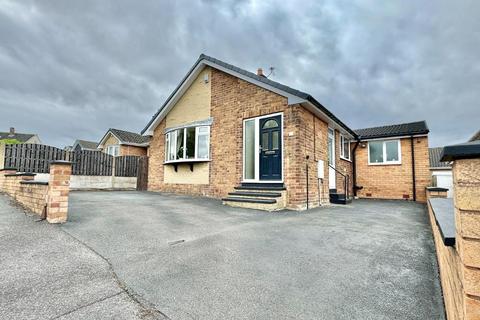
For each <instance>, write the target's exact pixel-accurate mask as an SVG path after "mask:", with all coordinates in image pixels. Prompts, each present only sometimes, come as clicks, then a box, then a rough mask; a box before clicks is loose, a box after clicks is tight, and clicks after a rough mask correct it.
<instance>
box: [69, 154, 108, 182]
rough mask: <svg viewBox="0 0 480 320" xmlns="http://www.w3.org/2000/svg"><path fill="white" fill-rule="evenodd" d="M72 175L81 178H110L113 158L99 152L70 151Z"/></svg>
mask: <svg viewBox="0 0 480 320" xmlns="http://www.w3.org/2000/svg"><path fill="white" fill-rule="evenodd" d="M70 158H71V160H70V161H72V163H73V168H72V174H74V175H83V176H111V175H112V165H113V157H112V156H111V155H109V154H106V153H103V152H101V151H92V150H84V151H80V152H76V151H72V152H71V153H70Z"/></svg>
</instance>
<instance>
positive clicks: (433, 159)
mask: <svg viewBox="0 0 480 320" xmlns="http://www.w3.org/2000/svg"><path fill="white" fill-rule="evenodd" d="M442 152H443V147H438V148H428V154H429V156H430V168H432V169H433V168H438V169H451V168H452V165H451V164H450V163H449V162H446V161H440V159H441V158H442Z"/></svg>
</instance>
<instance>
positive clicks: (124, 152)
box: [120, 144, 147, 157]
mask: <svg viewBox="0 0 480 320" xmlns="http://www.w3.org/2000/svg"><path fill="white" fill-rule="evenodd" d="M120 155H121V156H140V157H143V156H146V155H147V148H146V147H137V146H128V145H124V144H122V145H120Z"/></svg>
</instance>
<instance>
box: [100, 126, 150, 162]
mask: <svg viewBox="0 0 480 320" xmlns="http://www.w3.org/2000/svg"><path fill="white" fill-rule="evenodd" d="M149 141H150V138H149V137H146V136H142V135H141V134H138V133H134V132H129V131H125V130H119V129H112V128H110V129H108V131H107V133H105V135H104V136H103V138H102V139H101V140H100V143H99V144H98V148H99V149H101V150H102V151H103V152H105V153H108V154H110V155H112V156H114V157H116V156H146V155H147V148H148V145H149Z"/></svg>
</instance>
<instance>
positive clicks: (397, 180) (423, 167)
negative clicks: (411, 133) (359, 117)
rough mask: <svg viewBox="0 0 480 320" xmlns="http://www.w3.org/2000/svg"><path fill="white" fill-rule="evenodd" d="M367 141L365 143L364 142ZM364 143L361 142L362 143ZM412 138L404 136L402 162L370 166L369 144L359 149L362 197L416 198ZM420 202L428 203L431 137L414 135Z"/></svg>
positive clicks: (358, 183)
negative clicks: (426, 190) (429, 145)
mask: <svg viewBox="0 0 480 320" xmlns="http://www.w3.org/2000/svg"><path fill="white" fill-rule="evenodd" d="M362 143H363V142H362ZM362 143H361V144H362ZM410 143H411V142H410V138H403V139H400V144H401V164H398V165H397V164H393V165H368V143H366V142H365V145H366V147H365V148H362V147H361V146H359V147H358V148H357V151H356V168H357V185H359V186H362V187H363V189H361V190H359V191H358V193H357V194H358V196H359V197H361V198H377V199H404V195H405V196H408V199H409V200H412V199H413V181H412V153H411V144H410ZM414 153H415V176H416V196H417V201H419V202H425V201H426V193H425V188H426V187H427V186H429V185H430V182H431V174H430V170H429V156H428V137H417V138H414Z"/></svg>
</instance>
